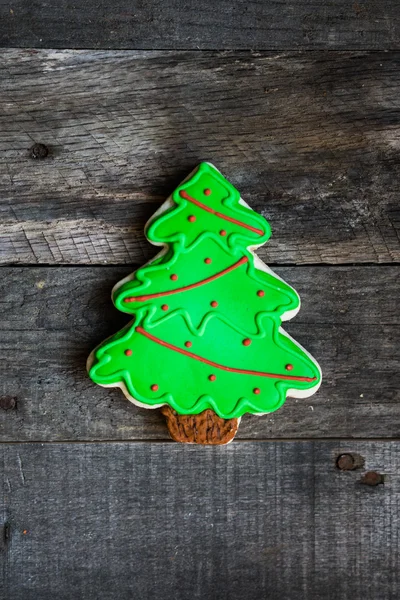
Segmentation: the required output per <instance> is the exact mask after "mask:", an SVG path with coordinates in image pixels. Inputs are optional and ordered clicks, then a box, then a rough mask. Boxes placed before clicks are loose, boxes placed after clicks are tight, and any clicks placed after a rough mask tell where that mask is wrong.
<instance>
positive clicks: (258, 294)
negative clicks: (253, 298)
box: [257, 290, 265, 298]
mask: <svg viewBox="0 0 400 600" xmlns="http://www.w3.org/2000/svg"><path fill="white" fill-rule="evenodd" d="M257 296H259V297H260V298H262V297H263V296H265V292H264V290H258V292H257Z"/></svg>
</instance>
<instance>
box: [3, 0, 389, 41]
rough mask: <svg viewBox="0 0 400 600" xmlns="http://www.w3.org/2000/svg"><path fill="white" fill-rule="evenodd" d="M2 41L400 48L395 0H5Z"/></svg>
mask: <svg viewBox="0 0 400 600" xmlns="http://www.w3.org/2000/svg"><path fill="white" fill-rule="evenodd" d="M0 45H2V46H11V47H12V46H14V47H28V48H29V47H38V48H46V47H47V48H49V47H50V48H127V49H151V50H154V49H171V50H174V49H179V48H183V49H191V50H193V49H195V48H203V49H238V48H247V49H248V48H258V49H277V50H287V49H294V48H330V49H338V48H341V49H355V50H359V49H379V50H382V49H389V48H399V45H400V22H399V11H398V3H397V2H396V1H395V0H381V1H379V0H369V2H358V1H356V2H347V1H346V0H335V2H323V0H319V2H314V3H312V4H311V3H310V2H307V1H306V0H289V1H286V0H274V1H272V0H263V1H262V2H260V1H257V0H246V1H245V0H235V2H232V1H229V0H222V1H220V2H212V1H211V0H202V1H201V2H199V1H197V2H195V1H194V0H189V1H183V0H176V1H175V2H162V0H149V1H147V2H142V1H141V0H115V1H114V2H113V3H112V4H110V3H108V2H106V1H105V0H82V1H81V2H79V3H76V2H74V1H73V0H62V1H61V0H58V1H57V0H55V1H53V2H46V3H40V2H28V0H13V1H11V2H10V1H6V0H0Z"/></svg>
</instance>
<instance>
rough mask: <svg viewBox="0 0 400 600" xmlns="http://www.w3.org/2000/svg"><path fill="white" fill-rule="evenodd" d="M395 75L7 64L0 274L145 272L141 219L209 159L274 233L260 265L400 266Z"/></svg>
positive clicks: (207, 56) (151, 58) (137, 56)
mask: <svg viewBox="0 0 400 600" xmlns="http://www.w3.org/2000/svg"><path fill="white" fill-rule="evenodd" d="M258 6H260V7H262V6H263V4H259V5H258ZM332 6H333V5H332ZM43 10H44V9H43ZM46 10H47V9H46ZM326 10H328V8H327V9H326ZM329 10H330V9H329ZM335 10H337V9H335ZM349 10H351V4H349ZM15 12H16V13H17V10H15ZM60 14H62V12H61V13H60ZM399 69H400V53H399V52H390V53H383V52H373V53H360V52H357V53H354V52H353V53H349V52H346V53H341V52H334V53H332V52H308V53H303V54H299V53H291V54H290V53H288V54H274V53H265V52H264V53H262V52H257V53H251V52H92V51H86V52H73V51H68V50H67V51H54V50H48V51H47V50H43V51H37V50H29V51H22V50H6V51H3V52H2V53H1V61H0V86H1V96H0V104H1V106H0V150H1V151H2V152H1V154H0V215H1V222H0V234H1V238H2V244H1V258H0V260H1V262H2V263H3V264H4V263H8V264H9V263H19V264H30V263H45V264H61V263H69V264H90V263H91V264H104V263H109V264H121V263H141V264H143V262H145V261H146V260H147V259H148V258H149V257H150V256H152V254H153V248H152V247H151V246H150V244H148V243H147V242H146V240H145V238H144V236H143V225H144V223H145V221H146V220H147V218H148V217H149V216H150V215H151V214H152V213H153V212H154V211H155V209H156V208H157V207H158V206H159V205H160V203H161V202H162V201H163V200H164V199H165V197H166V195H168V194H169V193H170V192H171V191H172V190H173V189H174V187H175V186H176V185H177V184H178V183H179V181H180V180H181V179H182V178H183V177H184V176H186V175H187V173H188V172H190V171H191V170H192V168H193V167H194V166H196V164H198V162H199V161H200V160H210V161H214V162H215V164H216V166H218V167H219V168H220V169H221V170H222V172H223V173H224V174H225V175H226V176H227V177H228V179H230V180H231V181H232V182H233V183H234V184H235V185H237V187H238V188H239V189H240V190H241V192H242V194H243V197H244V198H245V199H246V200H247V201H248V202H249V203H250V204H251V206H252V207H253V208H254V209H255V210H258V211H260V212H262V213H263V214H264V215H265V216H266V217H267V218H268V219H269V220H270V222H271V225H272V229H273V237H272V239H271V241H270V242H269V243H268V244H267V245H266V246H265V247H264V248H263V249H262V250H260V256H261V257H262V258H263V260H265V261H266V262H272V263H283V264H285V263H286V264H289V263H349V262H379V263H380V262H385V263H389V262H399V260H400V243H399V224H400V211H399V201H398V200H399V193H400V186H399V181H400V163H399V160H398V151H399V129H398V119H399V109H400V79H399V76H398V74H399ZM34 142H41V143H44V144H46V145H47V146H48V147H49V155H48V156H47V157H46V158H44V159H43V160H37V159H36V160H35V159H32V158H31V156H30V153H29V149H30V147H31V146H32V144H33V143H34Z"/></svg>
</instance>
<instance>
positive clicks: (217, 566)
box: [0, 441, 400, 600]
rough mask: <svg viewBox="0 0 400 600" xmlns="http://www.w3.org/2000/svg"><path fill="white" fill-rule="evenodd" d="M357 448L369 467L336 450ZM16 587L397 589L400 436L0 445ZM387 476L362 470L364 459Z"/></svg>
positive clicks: (218, 591) (29, 591)
mask: <svg viewBox="0 0 400 600" xmlns="http://www.w3.org/2000/svg"><path fill="white" fill-rule="evenodd" d="M343 451H346V452H348V451H350V452H356V453H358V454H360V455H361V457H362V459H363V460H364V463H365V464H364V466H363V467H362V468H361V469H359V470H355V471H350V472H349V471H348V472H343V471H340V470H338V469H337V468H336V467H335V459H336V457H337V455H338V454H340V453H342V452H343ZM0 456H1V462H0V465H1V466H0V470H1V471H2V482H3V489H4V492H3V494H2V500H1V502H2V503H3V506H2V511H1V525H2V526H3V530H4V527H5V526H6V528H7V537H6V539H5V540H4V539H3V548H2V551H1V552H2V554H3V558H4V562H3V565H4V566H3V571H2V576H3V578H4V590H5V593H4V596H3V597H4V598H7V600H36V599H37V598H40V600H53V599H54V598H58V599H60V600H64V599H65V600H67V599H69V598H84V599H85V600H115V598H118V599H119V600H131V599H132V598H141V599H143V600H147V599H148V600H150V599H154V598H157V600H164V599H165V600H166V599H168V600H170V599H171V598H176V600H187V599H188V598H196V599H200V598H218V599H224V600H243V598H248V599H249V600H259V599H260V598H270V599H271V600H281V599H285V600H286V599H288V600H289V599H290V600H304V599H305V598H307V599H308V600H317V599H320V598H324V600H354V599H360V598H364V599H365V600H377V599H378V598H379V599H382V600H395V599H396V598H398V590H399V584H400V581H399V569H398V564H399V559H400V556H399V554H400V552H399V550H400V545H399V535H398V531H399V522H398V520H399V514H398V506H399V502H400V478H399V470H400V444H399V443H398V442H387V443H372V442H371V443H356V442H350V441H342V442H340V443H339V442H290V443H284V442H282V443H274V442H263V443H242V444H238V443H235V442H234V443H233V444H231V445H229V446H226V447H223V448H218V449H215V448H214V449H211V448H208V449H205V448H199V447H197V448H196V447H181V446H179V445H177V444H172V443H171V444H167V443H160V444H146V443H134V444H132V443H109V444H45V445H41V444H40V445H39V444H28V445H18V444H14V445H5V444H3V445H1V446H0ZM371 470H374V471H376V472H378V473H379V474H383V475H384V483H383V484H380V485H377V486H375V487H370V486H367V485H365V484H364V485H363V484H361V483H360V481H361V479H362V477H363V474H364V473H365V472H366V471H371Z"/></svg>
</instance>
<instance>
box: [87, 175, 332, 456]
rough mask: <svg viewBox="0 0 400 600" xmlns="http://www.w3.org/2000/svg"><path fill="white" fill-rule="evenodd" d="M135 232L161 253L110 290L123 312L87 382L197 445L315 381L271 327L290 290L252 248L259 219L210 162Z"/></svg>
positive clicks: (281, 316)
mask: <svg viewBox="0 0 400 600" xmlns="http://www.w3.org/2000/svg"><path fill="white" fill-rule="evenodd" d="M145 233H146V237H147V239H148V240H149V241H150V242H151V243H152V244H154V245H156V246H161V247H162V250H161V252H160V253H159V254H158V255H157V256H156V257H155V258H154V259H153V260H152V261H150V262H149V263H147V264H146V265H144V266H143V267H141V268H140V269H138V270H137V271H136V272H135V273H133V274H132V275H131V276H129V277H128V278H126V279H125V280H123V281H121V282H119V283H118V284H117V285H116V286H115V287H114V289H113V292H112V299H113V302H114V304H115V306H116V307H117V308H118V309H119V310H121V311H123V312H126V313H129V314H131V315H132V321H131V323H130V324H129V325H128V326H127V327H125V328H124V329H123V330H122V331H120V332H119V333H117V334H115V335H114V336H113V337H111V338H109V339H107V340H106V341H105V342H103V343H102V344H101V345H100V346H99V347H98V348H96V350H94V351H93V352H92V354H91V355H90V356H89V359H88V371H89V375H90V377H91V379H92V380H93V381H94V382H95V383H98V384H99V385H102V386H106V387H109V386H118V387H120V388H121V389H122V391H123V393H124V394H125V396H126V397H127V398H128V400H130V401H132V402H133V403H135V404H137V405H139V406H143V407H146V408H160V407H162V411H163V413H164V414H165V416H166V419H167V425H168V427H169V430H170V433H171V435H172V437H173V438H174V439H176V440H178V441H189V442H197V443H203V444H222V443H226V442H228V441H230V440H231V439H233V437H234V435H235V433H236V431H237V428H238V424H239V420H240V417H241V416H242V415H244V414H245V413H251V414H254V415H262V414H265V413H270V412H272V411H274V410H277V409H278V408H279V407H280V406H282V404H283V403H284V401H285V399H286V397H287V396H292V397H297V398H305V397H307V396H310V395H311V394H313V393H314V392H315V391H316V390H317V389H318V387H319V385H320V383H321V371H320V368H319V366H318V364H317V362H316V361H315V360H314V359H313V358H312V357H311V356H310V354H308V353H307V352H306V351H305V350H304V349H303V348H302V347H301V346H300V345H299V344H297V343H296V342H295V341H294V340H293V339H292V338H291V337H289V336H288V335H287V334H286V333H285V332H284V331H283V329H282V327H281V322H282V321H284V320H288V319H290V318H292V317H293V316H294V315H295V314H296V313H297V312H298V310H299V308H300V299H299V297H298V295H297V293H296V292H295V291H294V290H293V288H291V287H290V286H289V285H287V284H286V283H285V282H284V281H282V280H281V279H280V278H279V277H278V276H277V275H275V274H274V273H273V272H272V271H271V270H270V269H268V267H267V266H266V265H265V264H264V263H262V262H261V260H260V259H259V258H258V257H257V256H256V255H255V254H254V251H255V249H256V248H257V247H259V246H261V245H262V244H264V243H265V242H266V241H267V240H268V238H269V237H270V234H271V231H270V227H269V224H268V222H267V221H266V220H265V219H264V218H263V217H262V216H261V215H259V214H257V213H255V212H254V211H252V210H251V209H250V207H249V206H248V205H247V204H246V203H245V202H244V201H243V200H242V199H241V198H240V194H239V192H238V191H237V190H236V189H235V188H234V187H233V186H232V185H231V184H230V183H229V182H228V181H227V180H226V179H225V178H224V177H223V176H222V175H221V173H220V172H219V171H218V170H217V169H216V168H215V167H213V166H212V165H210V164H209V163H202V164H200V165H199V167H198V168H197V169H196V170H195V171H194V173H192V174H191V175H190V176H189V178H187V179H186V180H185V181H184V182H183V183H182V184H181V185H180V186H179V187H178V188H177V189H176V190H175V191H174V192H173V194H172V196H171V197H170V198H169V199H168V200H167V201H166V202H165V203H164V204H163V205H162V206H161V208H160V209H159V210H158V211H157V212H156V213H155V214H154V215H153V217H152V218H151V219H150V221H149V222H148V223H147V225H146V228H145Z"/></svg>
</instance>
